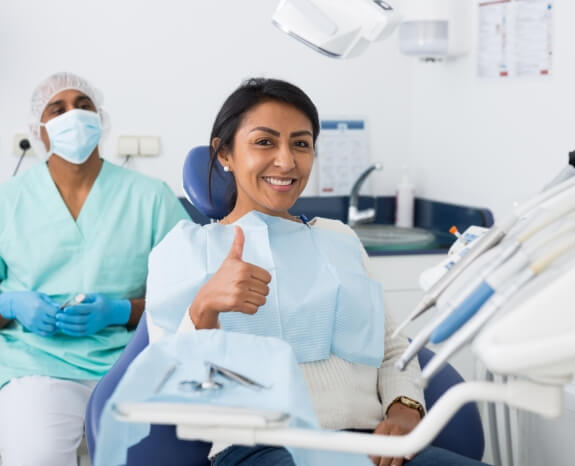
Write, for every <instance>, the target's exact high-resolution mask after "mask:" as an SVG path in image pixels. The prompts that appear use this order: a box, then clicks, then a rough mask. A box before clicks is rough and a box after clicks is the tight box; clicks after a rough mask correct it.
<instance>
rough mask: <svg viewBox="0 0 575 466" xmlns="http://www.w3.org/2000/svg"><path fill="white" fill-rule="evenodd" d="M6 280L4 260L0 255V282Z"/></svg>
mask: <svg viewBox="0 0 575 466" xmlns="http://www.w3.org/2000/svg"><path fill="white" fill-rule="evenodd" d="M4 280H6V262H4V260H3V259H2V257H0V282H3V281H4Z"/></svg>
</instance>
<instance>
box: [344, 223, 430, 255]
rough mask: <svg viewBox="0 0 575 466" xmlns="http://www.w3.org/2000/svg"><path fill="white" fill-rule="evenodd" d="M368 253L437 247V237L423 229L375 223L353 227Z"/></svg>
mask: <svg viewBox="0 0 575 466" xmlns="http://www.w3.org/2000/svg"><path fill="white" fill-rule="evenodd" d="M352 228H353V231H355V233H356V234H357V236H358V237H359V239H360V240H361V242H362V243H363V245H364V247H365V249H366V250H367V251H411V250H417V249H430V248H433V247H435V246H436V244H435V243H436V241H435V235H434V234H433V233H432V232H430V231H428V230H424V229H422V228H402V227H396V226H395V225H381V224H375V223H369V224H362V225H355V226H353V227H352Z"/></svg>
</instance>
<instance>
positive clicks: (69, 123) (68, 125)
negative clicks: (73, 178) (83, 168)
mask: <svg viewBox="0 0 575 466" xmlns="http://www.w3.org/2000/svg"><path fill="white" fill-rule="evenodd" d="M42 126H44V127H45V128H46V132H47V133H48V137H49V138H50V151H49V153H50V155H51V154H56V155H58V156H59V157H62V158H63V159H64V160H66V161H68V162H70V163H74V164H76V165H80V164H82V163H84V162H85V161H86V160H88V157H90V154H91V153H92V151H93V150H94V149H95V147H96V146H97V145H98V142H99V141H100V137H101V136H102V126H101V124H100V117H99V116H98V114H97V113H96V112H91V111H89V110H82V109H74V110H70V111H68V112H66V113H64V114H62V115H60V116H57V117H56V118H54V119H52V120H50V121H49V122H48V123H45V124H44V123H43V124H42Z"/></svg>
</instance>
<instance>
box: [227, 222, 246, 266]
mask: <svg viewBox="0 0 575 466" xmlns="http://www.w3.org/2000/svg"><path fill="white" fill-rule="evenodd" d="M244 241H245V236H244V231H243V230H242V229H241V228H240V227H239V226H237V225H236V226H235V227H234V242H233V243H232V247H231V248H230V252H229V253H228V257H227V258H228V259H237V260H242V254H243V252H244Z"/></svg>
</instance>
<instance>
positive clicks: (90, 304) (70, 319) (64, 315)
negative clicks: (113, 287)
mask: <svg viewBox="0 0 575 466" xmlns="http://www.w3.org/2000/svg"><path fill="white" fill-rule="evenodd" d="M131 310H132V304H131V303H130V300H128V299H108V298H106V297H105V296H102V295H101V294H88V295H86V297H85V298H84V301H82V304H76V305H74V306H70V307H67V308H65V309H62V310H60V311H59V312H58V313H57V314H56V326H57V328H58V329H60V331H61V332H63V333H65V334H67V335H71V336H74V337H81V336H85V335H92V334H94V333H97V332H99V331H100V330H102V329H103V328H106V327H108V326H109V325H125V324H126V323H128V319H129V318H130V312H131Z"/></svg>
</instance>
